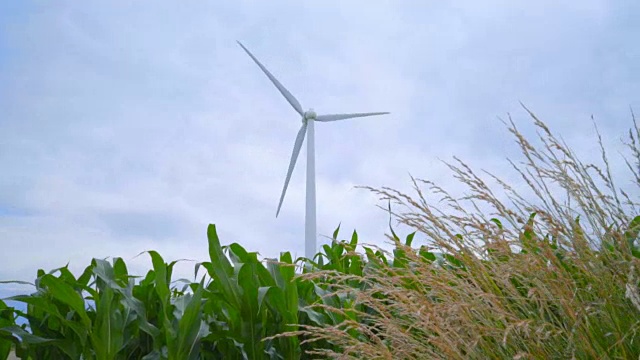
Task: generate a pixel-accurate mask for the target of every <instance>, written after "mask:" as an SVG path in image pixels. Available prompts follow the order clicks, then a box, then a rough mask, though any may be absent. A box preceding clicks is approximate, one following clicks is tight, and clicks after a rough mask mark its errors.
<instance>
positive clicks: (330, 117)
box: [316, 112, 389, 122]
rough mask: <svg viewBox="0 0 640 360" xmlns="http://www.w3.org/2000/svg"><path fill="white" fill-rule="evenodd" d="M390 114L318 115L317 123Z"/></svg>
mask: <svg viewBox="0 0 640 360" xmlns="http://www.w3.org/2000/svg"><path fill="white" fill-rule="evenodd" d="M386 114H389V113H388V112H372V113H353V114H328V115H318V116H317V117H316V121H325V122H326V121H337V120H345V119H353V118H359V117H366V116H376V115H386Z"/></svg>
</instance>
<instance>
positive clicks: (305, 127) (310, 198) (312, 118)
mask: <svg viewBox="0 0 640 360" xmlns="http://www.w3.org/2000/svg"><path fill="white" fill-rule="evenodd" d="M238 45H240V47H242V49H244V51H245V52H246V53H247V54H248V55H249V56H250V57H251V59H253V61H254V62H255V63H256V64H257V65H258V66H259V67H260V69H262V71H263V72H264V73H265V75H267V77H268V78H269V80H271V82H272V83H273V85H275V86H276V88H277V89H278V90H279V91H280V93H281V94H282V96H284V98H285V99H287V101H288V102H289V104H291V106H292V107H293V109H294V110H295V111H296V112H297V113H298V114H300V115H301V116H302V126H301V127H300V130H299V131H298V135H297V136H296V141H295V143H294V145H293V153H292V154H291V160H290V162H289V169H288V170H287V177H286V178H285V180H284V187H283V188H282V194H281V195H280V202H279V203H278V210H277V211H276V217H278V214H280V208H281V207H282V202H283V200H284V195H285V194H286V192H287V186H289V180H291V173H292V172H293V168H294V167H295V165H296V160H297V159H298V154H299V153H300V148H302V143H303V142H304V138H305V135H306V137H307V196H306V212H305V218H304V220H305V221H304V223H305V231H304V238H305V242H304V245H305V247H304V254H305V257H306V258H307V259H310V260H313V257H314V256H315V255H316V236H317V232H316V159H315V136H314V123H315V122H316V121H321V122H328V121H337V120H345V119H352V118H358V117H365V116H375V115H385V114H389V113H388V112H371V113H353V114H327V115H317V114H316V112H315V111H313V109H309V110H307V111H304V110H302V106H301V105H300V102H299V101H298V100H297V99H296V98H295V97H294V96H293V95H291V93H290V92H289V91H288V90H287V89H286V88H285V87H284V86H283V85H282V84H281V83H280V82H279V81H278V80H277V79H276V78H275V77H274V76H273V75H272V74H271V73H270V72H269V70H267V68H265V67H264V65H262V64H261V63H260V61H258V59H256V57H255V56H253V54H252V53H251V51H249V49H247V48H246V47H245V46H244V45H242V43H241V42H240V41H238Z"/></svg>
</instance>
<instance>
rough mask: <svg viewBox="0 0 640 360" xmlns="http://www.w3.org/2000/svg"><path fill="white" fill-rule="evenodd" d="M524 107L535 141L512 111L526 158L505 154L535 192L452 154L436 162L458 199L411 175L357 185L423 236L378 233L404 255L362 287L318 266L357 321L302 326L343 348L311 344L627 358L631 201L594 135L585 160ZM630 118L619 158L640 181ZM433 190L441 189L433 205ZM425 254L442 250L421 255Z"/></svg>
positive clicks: (633, 348)
mask: <svg viewBox="0 0 640 360" xmlns="http://www.w3.org/2000/svg"><path fill="white" fill-rule="evenodd" d="M525 109H526V108H525ZM527 111H528V113H529V115H530V117H531V119H532V120H533V123H534V125H535V126H536V128H537V129H538V136H539V140H540V141H541V145H540V146H538V147H536V146H535V145H534V144H532V143H531V142H530V141H528V140H527V139H526V138H525V137H524V136H523V135H522V133H521V132H520V131H519V130H518V128H517V127H516V126H515V124H514V122H513V121H511V119H509V121H508V122H506V125H507V126H508V127H509V130H510V132H511V133H512V134H513V135H514V137H515V139H516V142H517V144H518V145H519V147H520V149H521V151H522V154H523V155H524V159H525V160H524V162H522V163H519V164H516V163H513V162H512V163H511V164H512V165H513V167H514V169H515V170H516V171H517V172H518V173H519V174H520V175H521V177H522V180H523V182H524V183H525V184H527V186H528V188H527V189H528V190H527V192H530V193H531V194H533V196H531V195H526V196H525V195H521V194H520V192H518V191H516V190H515V189H514V187H512V186H510V185H509V184H507V183H505V182H503V181H501V180H500V179H498V178H497V177H495V176H492V175H491V174H489V173H485V176H486V177H488V178H489V179H490V180H491V181H492V182H494V183H497V184H498V185H499V190H500V196H502V197H503V199H502V200H501V199H499V196H498V195H496V193H494V190H492V189H490V187H489V185H488V184H487V182H486V181H485V180H483V179H482V178H481V177H480V176H478V175H476V173H474V171H473V170H472V169H471V167H469V166H467V165H466V164H465V163H464V162H462V161H460V160H458V159H456V162H455V163H454V164H448V166H449V168H450V169H451V170H452V172H453V176H454V177H455V179H456V180H457V181H459V182H460V183H462V184H464V185H465V186H466V187H467V190H468V191H467V193H468V194H469V195H467V196H465V197H463V198H454V197H453V196H451V195H449V193H448V192H447V191H446V190H445V189H443V188H442V187H439V186H437V185H436V184H434V183H432V182H429V181H426V180H419V179H412V181H413V185H414V190H415V194H414V195H413V196H409V195H407V194H404V193H401V192H399V191H396V190H393V189H389V188H382V189H374V188H368V189H369V190H371V191H373V192H375V193H377V194H379V195H381V197H382V199H385V200H389V201H391V203H392V204H394V208H396V209H398V208H399V209H402V210H400V211H393V212H392V215H393V216H394V217H395V218H396V219H397V220H398V221H399V222H400V223H402V224H405V225H407V226H409V227H411V228H414V229H416V230H417V231H418V232H419V233H420V234H421V235H422V236H423V237H426V238H427V239H428V240H429V242H430V246H429V249H426V248H422V253H420V252H419V251H417V249H412V248H410V247H408V246H406V245H405V244H403V243H402V242H400V241H399V240H398V239H397V238H395V239H394V237H390V239H392V240H393V241H395V242H396V246H397V250H400V251H402V250H404V252H405V253H406V257H407V262H408V264H409V265H408V266H400V267H398V266H393V265H384V264H382V263H379V264H378V266H368V267H367V269H366V272H365V274H364V275H363V276H362V277H360V278H358V280H360V281H362V282H363V283H364V284H366V285H365V286H364V287H362V288H360V289H358V290H353V287H351V286H350V285H348V284H352V283H353V279H354V276H353V275H341V274H336V273H325V274H322V276H326V277H327V278H328V279H330V281H331V282H332V283H337V284H344V285H337V286H336V291H343V292H348V293H350V294H351V296H353V297H354V298H355V299H356V302H357V303H358V304H359V307H358V309H359V313H358V316H359V321H345V322H344V323H342V324H340V325H338V326H333V327H324V328H322V327H317V328H307V329H305V330H304V331H303V333H306V334H307V335H310V336H312V337H313V338H315V339H323V340H328V341H329V342H330V343H332V344H335V345H338V346H339V347H340V349H341V350H340V351H339V352H336V351H329V350H327V351H319V352H317V353H316V354H319V355H323V356H326V357H330V358H339V359H350V358H358V359H360V358H368V359H493V358H495V359H512V358H513V359H568V358H573V359H594V358H611V359H629V358H638V357H639V354H640V336H639V335H638V330H640V292H639V290H638V279H640V272H639V269H640V260H639V259H638V257H637V256H638V255H637V254H636V255H635V256H634V254H633V253H632V248H633V247H634V246H636V245H637V244H636V243H635V238H636V236H637V232H638V229H637V228H636V226H637V225H638V223H637V222H633V223H632V221H633V219H634V217H635V216H636V215H638V207H637V203H636V202H635V201H633V200H632V194H631V193H630V192H625V191H623V190H622V189H620V188H618V187H616V185H615V184H614V181H613V178H612V175H611V169H610V166H609V161H608V159H607V157H606V153H605V151H604V147H603V146H602V142H601V139H600V135H599V133H598V134H597V139H598V141H599V144H600V148H601V150H602V166H596V165H594V164H590V163H583V162H581V161H580V160H579V159H578V158H577V156H576V154H575V153H574V152H573V151H571V149H570V148H568V147H567V146H566V145H565V144H564V143H563V142H562V141H560V140H558V138H557V137H556V136H554V135H553V134H552V133H551V131H550V130H549V129H548V128H547V126H546V125H545V124H544V123H543V122H542V121H540V120H539V119H538V118H537V117H536V116H535V115H534V114H533V113H531V112H529V110H527ZM632 118H633V124H634V127H633V129H632V130H631V131H630V132H629V139H628V143H627V145H628V148H629V150H630V152H631V160H630V161H627V160H625V161H627V162H626V163H627V165H628V167H629V169H630V170H631V173H632V175H633V177H634V179H635V182H636V183H635V185H640V174H639V173H638V169H639V168H640V148H639V146H638V145H640V143H639V142H638V137H639V135H640V132H639V130H638V127H637V124H636V122H635V117H634V116H633V114H632ZM634 190H636V189H634ZM433 196H437V197H438V198H439V199H438V200H439V201H437V203H438V205H437V207H436V206H434V205H432V203H435V201H432V200H430V198H429V197H433ZM532 214H535V216H532ZM636 221H640V220H636ZM427 250H428V251H429V254H431V255H429V254H427V253H426V251H427ZM437 253H442V254H449V255H451V257H449V258H448V260H447V259H446V258H439V260H438V259H437V260H435V261H433V256H434V255H436V254H437ZM370 265H373V264H370ZM306 276H314V277H318V276H320V274H310V275H306ZM334 311H341V310H340V309H334ZM354 329H355V330H354Z"/></svg>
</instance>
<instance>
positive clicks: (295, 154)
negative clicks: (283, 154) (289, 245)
mask: <svg viewBox="0 0 640 360" xmlns="http://www.w3.org/2000/svg"><path fill="white" fill-rule="evenodd" d="M306 133H307V123H306V122H305V123H304V124H302V127H301V128H300V130H299V131H298V136H296V142H295V144H294V145H293V153H291V161H290V162H289V170H287V177H286V179H285V180H284V187H283V188H282V195H280V203H279V204H278V211H276V217H278V214H280V208H281V207H282V201H284V194H286V192H287V186H289V180H291V173H293V168H294V167H295V166H296V160H298V154H300V148H302V143H303V142H304V137H305V135H306Z"/></svg>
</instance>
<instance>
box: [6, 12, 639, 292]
mask: <svg viewBox="0 0 640 360" xmlns="http://www.w3.org/2000/svg"><path fill="white" fill-rule="evenodd" d="M417 4H418V2H413V3H409V2H398V1H376V2H372V1H322V2H319V1H286V2H283V1H270V2H268V3H267V2H258V1H255V2H254V1H234V2H214V1H209V2H204V1H183V2H180V3H179V4H178V3H177V2H172V1H154V2H142V1H136V2H130V1H109V2H91V1H83V2H79V1H55V2H42V1H2V2H0V169H1V172H0V174H1V175H0V241H1V245H2V247H1V250H0V279H20V280H33V278H34V276H35V272H36V270H37V269H38V268H44V269H52V268H54V267H58V266H61V265H64V264H66V263H67V262H71V265H70V266H71V268H72V269H74V270H79V269H81V268H83V267H84V266H86V265H87V264H88V263H89V261H90V259H91V258H92V257H107V256H121V257H123V258H125V260H126V261H127V262H129V263H131V266H132V267H133V268H135V269H138V273H139V271H142V269H144V268H146V267H147V266H148V264H149V261H148V259H147V258H145V257H140V258H136V259H133V257H134V256H135V255H137V254H138V253H139V252H141V251H144V250H150V249H155V250H158V251H159V252H160V253H161V254H163V255H164V256H165V258H167V259H179V258H189V259H195V260H200V261H202V260H205V259H206V249H207V242H206V233H205V232H206V227H207V224H209V223H214V224H216V225H217V227H218V229H219V233H220V235H221V238H222V241H223V242H224V243H231V242H239V243H240V244H242V245H243V246H245V247H246V248H247V249H249V250H253V251H259V252H260V254H262V255H264V256H277V255H278V253H279V252H280V251H287V250H290V251H292V252H293V253H295V254H297V255H302V254H303V246H304V244H303V243H304V241H303V238H304V184H305V183H304V175H305V174H304V165H305V161H304V159H305V153H304V150H303V152H302V153H301V156H300V160H299V162H298V166H297V168H296V171H295V172H294V174H293V178H292V181H291V183H290V186H289V191H288V194H287V197H286V198H285V202H284V205H283V209H282V212H281V213H280V216H279V217H278V218H277V219H276V218H275V212H276V207H277V204H278V198H279V196H280V191H281V189H282V183H283V181H284V177H285V173H286V169H287V165H288V161H289V157H290V154H291V149H292V146H293V142H294V139H295V135H296V133H297V131H298V128H299V126H300V120H299V117H298V115H297V114H296V113H295V112H294V111H293V110H292V109H291V107H290V106H289V105H288V104H287V103H286V101H285V100H284V99H283V98H282V97H281V95H280V94H279V93H278V92H277V91H276V89H275V88H274V87H273V85H272V84H271V83H270V82H269V81H268V79H267V78H266V77H265V76H264V75H263V74H262V73H261V72H260V70H259V68H258V67H257V66H256V65H255V64H254V63H253V62H252V61H251V59H250V58H249V57H248V56H247V55H246V54H245V53H244V52H243V51H242V50H241V49H240V47H238V45H237V44H236V40H240V41H242V42H243V43H244V44H245V45H246V46H247V47H248V48H249V49H250V50H251V51H253V53H254V54H255V55H256V56H257V57H258V58H259V59H260V60H261V61H262V62H263V63H264V64H265V65H266V66H267V67H268V68H269V69H270V70H271V71H272V72H273V73H274V74H275V75H276V77H278V79H279V80H280V81H281V82H282V83H283V84H284V85H285V86H286V87H288V89H289V90H290V91H291V92H292V93H293V94H294V95H295V96H296V97H297V98H298V99H299V100H300V102H301V103H302V105H303V107H305V108H309V107H313V108H315V109H316V110H317V111H318V112H321V113H322V112H329V113H335V112H358V111H390V112H391V113H392V114H391V115H389V116H386V117H375V118H366V119H358V120H352V121H344V122H337V123H319V124H317V126H316V156H317V160H316V169H317V187H318V189H317V192H318V200H319V201H318V209H317V212H318V231H319V233H320V235H329V234H331V232H332V231H333V229H334V228H335V227H336V226H337V225H338V224H339V223H342V228H343V229H344V230H346V231H347V232H350V231H351V230H353V229H357V230H358V231H359V233H360V235H361V238H362V239H363V240H364V241H366V242H370V243H381V242H383V241H384V233H385V231H386V229H387V220H388V218H387V215H386V214H385V213H384V212H383V211H382V210H380V209H378V208H377V207H376V205H383V204H381V203H379V202H378V200H377V197H376V196H374V195H372V194H371V193H369V192H367V191H366V190H361V189H355V188H354V186H356V185H370V186H374V187H380V186H390V187H393V188H396V189H400V190H409V189H410V182H409V173H411V174H412V175H414V176H417V177H421V178H429V179H432V180H435V181H436V182H439V183H443V184H445V185H450V186H453V187H455V186H456V185H455V184H451V181H450V179H451V176H450V174H449V173H448V171H447V170H446V168H445V166H444V165H442V164H441V162H440V160H450V159H451V158H452V157H453V156H458V157H460V158H462V159H464V160H466V161H467V162H469V163H470V164H472V165H473V166H474V167H475V168H477V169H481V168H482V169H487V170H490V171H493V172H495V173H497V174H501V175H504V177H506V178H512V179H515V180H517V177H516V176H513V175H512V174H510V173H509V172H508V166H507V163H506V161H505V158H506V157H510V158H514V159H516V160H517V159H518V152H517V149H516V148H515V147H514V145H513V140H512V138H511V137H510V136H509V135H508V133H507V131H506V129H505V127H504V125H503V124H502V123H501V122H500V121H499V120H498V117H502V118H504V117H506V114H507V113H511V114H512V116H513V117H514V120H515V121H516V122H517V123H518V124H521V127H523V128H525V129H528V130H526V131H531V125H530V123H529V120H528V118H527V116H526V113H525V112H524V110H523V109H522V108H521V107H520V105H519V101H522V102H523V103H524V104H526V105H527V106H528V107H529V108H530V109H532V110H533V111H534V112H536V113H537V114H538V116H539V117H540V118H542V119H543V120H545V121H546V122H547V124H548V125H549V126H550V127H551V128H552V129H553V130H554V131H556V132H558V133H559V134H561V135H562V136H563V137H564V138H565V139H566V140H567V142H568V143H569V144H570V145H572V146H573V147H574V148H575V149H576V150H578V151H579V152H582V153H584V154H587V155H589V154H596V153H597V152H596V151H595V149H596V148H595V144H594V141H593V139H594V137H593V126H592V123H591V120H590V116H591V115H593V116H594V117H595V119H596V121H597V123H598V126H599V128H600V130H601V132H602V134H603V137H604V138H605V141H606V142H607V143H611V144H617V143H618V141H619V138H620V136H621V135H623V133H624V132H625V131H626V130H627V129H628V128H629V126H630V125H631V122H630V115H629V107H630V106H631V107H634V108H635V109H636V111H637V112H640V96H639V95H638V94H640V75H639V74H640V48H638V46H637V39H638V38H640V24H639V23H638V21H637V19H638V16H639V15H640V6H639V4H638V2H637V1H605V0H602V1H597V0H583V1H565V2H558V1H536V2H531V1H527V2H524V1H522V2H516V1H497V0H496V1H482V2H479V1H456V2H441V1H431V2H427V1H423V2H420V5H417ZM615 146H617V145H614V147H615ZM616 149H617V148H616ZM616 151H617V150H616ZM320 240H321V241H324V240H323V239H322V238H321V239H320ZM191 266H192V265H188V266H187V267H186V268H190V267H191ZM134 272H135V271H134ZM15 291H16V289H15V288H9V287H6V286H5V287H3V288H2V289H0V295H1V294H4V295H7V294H11V293H13V292H15Z"/></svg>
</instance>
